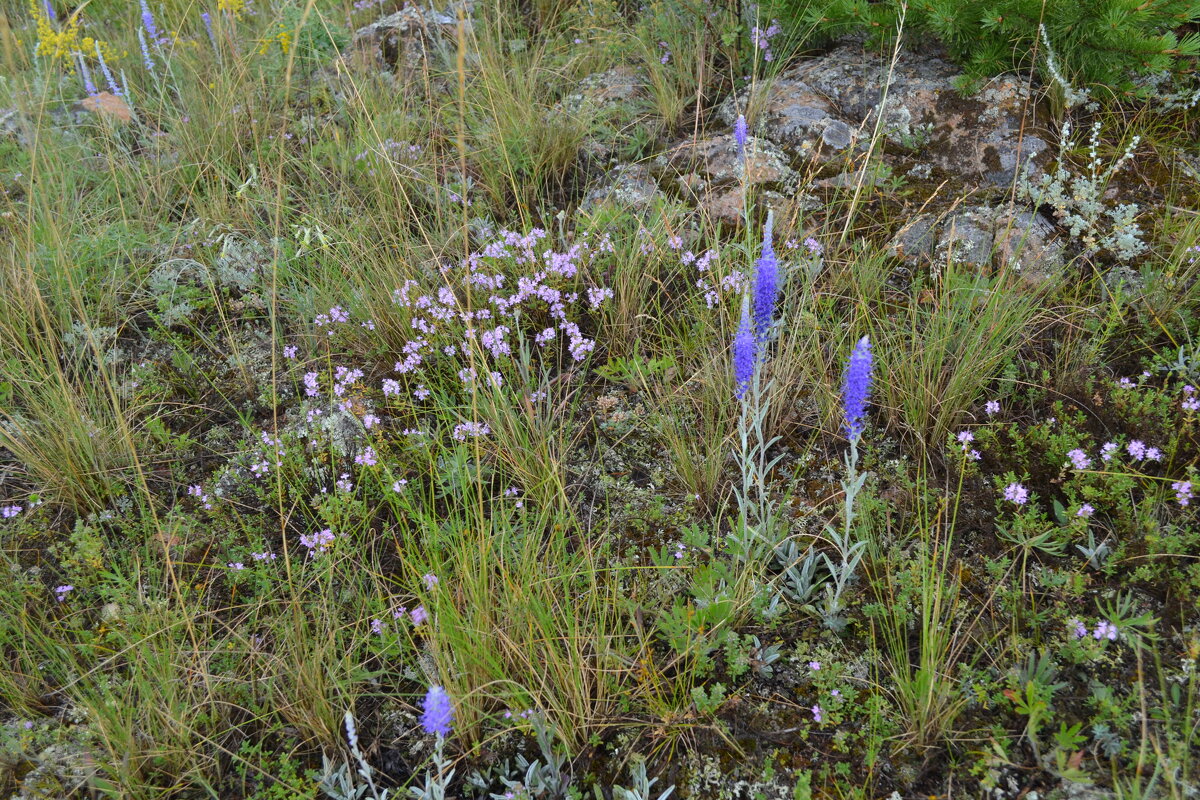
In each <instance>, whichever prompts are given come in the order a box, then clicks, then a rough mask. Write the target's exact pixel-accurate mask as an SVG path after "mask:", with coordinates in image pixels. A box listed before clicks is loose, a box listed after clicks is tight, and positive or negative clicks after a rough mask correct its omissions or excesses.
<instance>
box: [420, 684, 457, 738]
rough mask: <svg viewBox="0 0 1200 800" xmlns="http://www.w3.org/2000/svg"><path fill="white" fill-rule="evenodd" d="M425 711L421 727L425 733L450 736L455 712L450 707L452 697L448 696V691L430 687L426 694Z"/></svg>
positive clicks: (422, 715) (438, 687)
mask: <svg viewBox="0 0 1200 800" xmlns="http://www.w3.org/2000/svg"><path fill="white" fill-rule="evenodd" d="M423 709H424V713H422V714H421V727H422V728H424V729H425V732H426V733H428V734H432V735H435V736H449V735H450V723H451V721H452V720H453V719H454V710H453V709H452V708H451V707H450V696H449V695H448V694H446V690H445V689H443V688H442V687H440V686H430V687H429V691H428V692H426V694H425V703H424V706H423Z"/></svg>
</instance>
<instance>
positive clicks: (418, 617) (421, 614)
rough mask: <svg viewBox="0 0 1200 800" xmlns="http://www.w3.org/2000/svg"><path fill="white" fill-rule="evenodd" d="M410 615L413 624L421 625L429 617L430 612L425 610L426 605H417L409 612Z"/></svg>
mask: <svg viewBox="0 0 1200 800" xmlns="http://www.w3.org/2000/svg"><path fill="white" fill-rule="evenodd" d="M408 616H409V617H410V618H411V619H412V622H413V625H421V624H423V623H424V622H425V621H426V620H428V619H429V612H428V611H426V610H425V606H417V607H416V608H414V609H413V610H412V611H410V612H409V614H408Z"/></svg>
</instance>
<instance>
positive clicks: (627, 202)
mask: <svg viewBox="0 0 1200 800" xmlns="http://www.w3.org/2000/svg"><path fill="white" fill-rule="evenodd" d="M665 199H666V195H665V194H663V192H662V190H660V189H659V188H658V184H657V183H655V182H654V178H653V177H652V176H651V175H650V168H649V167H647V166H646V165H645V164H621V165H618V166H616V167H614V168H612V169H611V170H609V171H608V173H607V174H606V175H605V177H604V179H603V180H602V181H601V182H600V184H599V185H597V186H596V187H594V188H592V189H590V190H589V191H588V193H587V195H586V196H585V197H584V199H583V202H582V203H581V204H580V207H581V209H582V210H583V211H585V212H586V211H590V210H592V209H594V208H596V206H599V205H601V204H603V203H615V204H616V205H618V206H621V207H623V208H632V209H646V208H650V207H652V206H653V205H654V204H655V203H657V202H660V201H662V200H665Z"/></svg>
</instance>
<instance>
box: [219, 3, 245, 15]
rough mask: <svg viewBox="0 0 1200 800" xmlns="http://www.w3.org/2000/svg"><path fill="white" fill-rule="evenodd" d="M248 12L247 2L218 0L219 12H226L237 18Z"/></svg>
mask: <svg viewBox="0 0 1200 800" xmlns="http://www.w3.org/2000/svg"><path fill="white" fill-rule="evenodd" d="M245 10H246V0H217V11H224V12H225V13H226V14H232V15H234V16H235V17H237V16H241V13H242V12H243V11H245Z"/></svg>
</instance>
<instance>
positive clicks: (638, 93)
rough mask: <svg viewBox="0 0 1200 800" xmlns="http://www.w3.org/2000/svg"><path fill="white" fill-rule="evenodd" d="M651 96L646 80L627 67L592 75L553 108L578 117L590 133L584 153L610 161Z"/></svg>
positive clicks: (585, 142)
mask: <svg viewBox="0 0 1200 800" xmlns="http://www.w3.org/2000/svg"><path fill="white" fill-rule="evenodd" d="M649 97H650V93H649V91H648V89H647V85H646V78H645V76H644V75H643V74H642V72H640V71H639V70H637V69H635V68H633V67H630V66H619V67H613V68H612V69H609V70H605V71H604V72H594V73H592V74H591V75H588V76H587V77H585V78H584V79H583V80H581V81H580V82H579V85H578V86H577V87H576V89H575V91H573V92H571V93H570V94H567V95H566V96H565V97H563V99H562V100H560V101H559V102H558V104H557V105H556V107H555V108H556V110H557V111H559V112H560V113H563V114H566V115H568V116H571V117H578V118H580V119H581V120H582V121H583V122H584V123H585V124H587V125H588V127H589V129H590V130H591V132H590V133H589V135H588V137H587V138H586V139H585V140H584V142H583V150H584V152H585V153H587V154H588V155H590V156H592V157H593V158H597V159H600V160H605V159H611V158H613V157H614V156H615V155H616V153H617V150H618V147H619V145H620V144H621V142H622V140H623V139H624V138H626V137H625V136H624V134H623V133H622V131H624V130H625V129H627V128H628V127H629V125H631V124H632V123H633V122H634V120H636V119H637V118H638V117H639V116H640V115H641V114H642V113H643V111H644V110H645V106H646V104H647V103H648V101H649Z"/></svg>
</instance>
